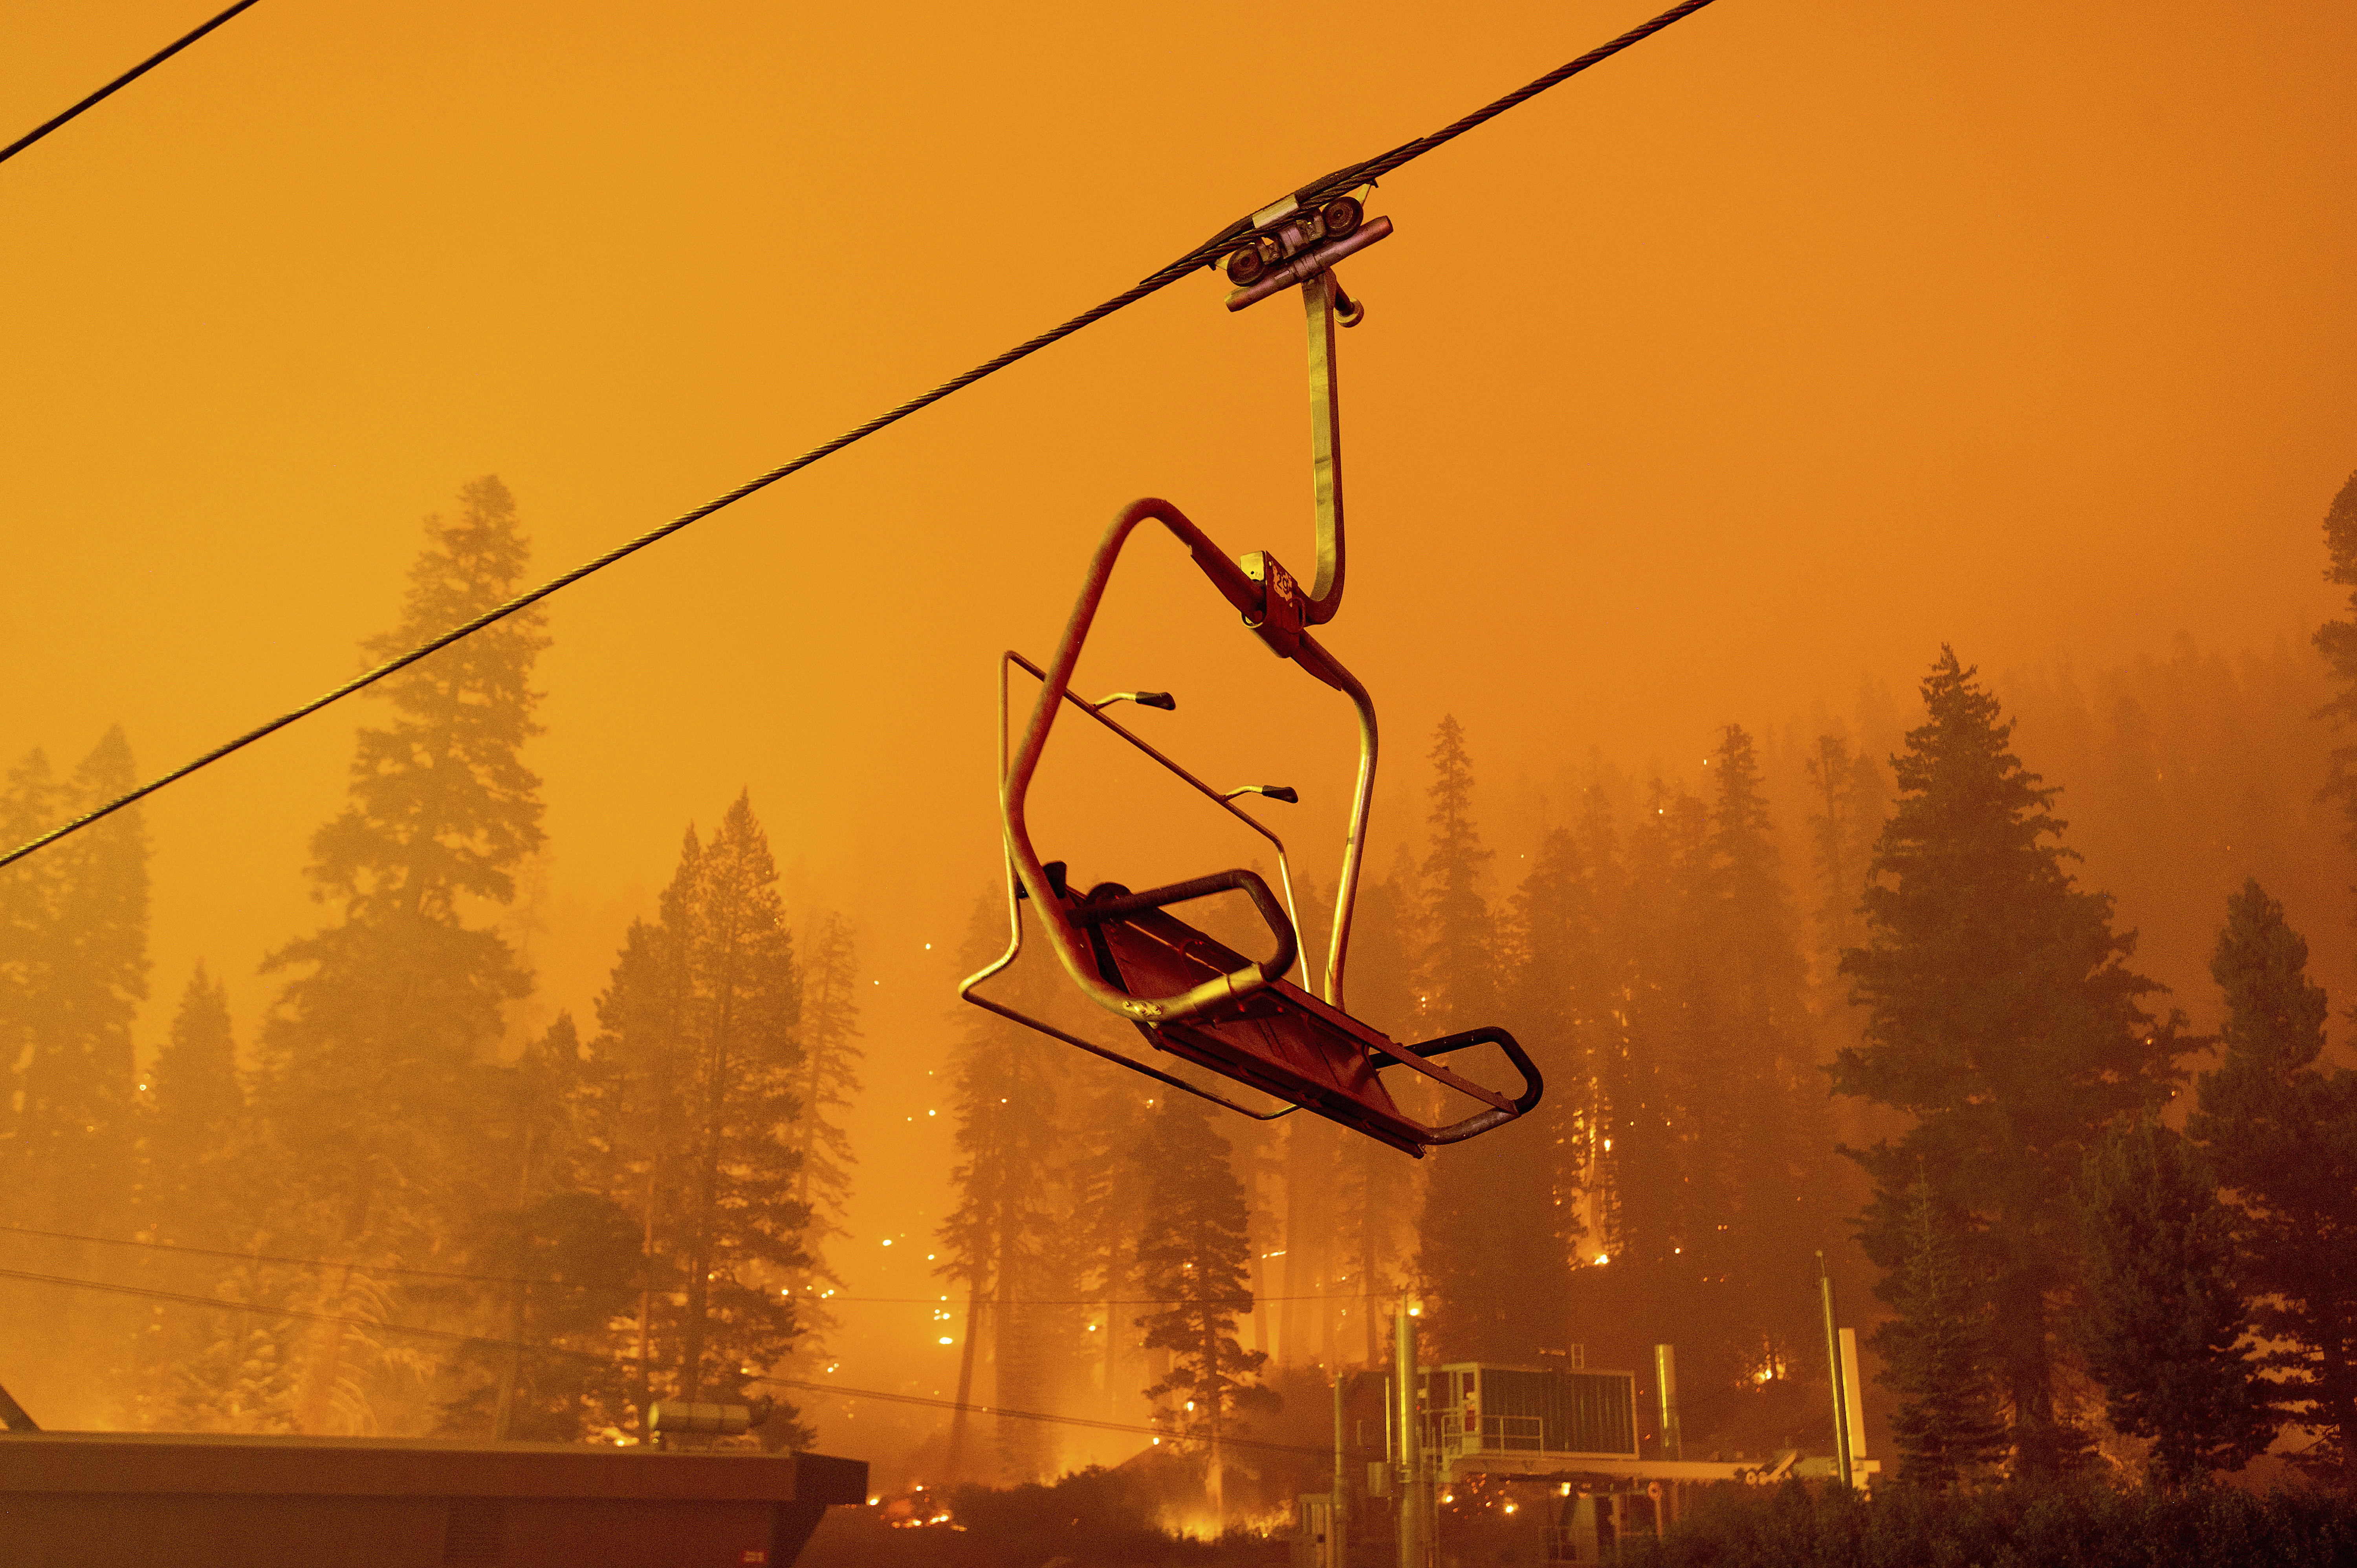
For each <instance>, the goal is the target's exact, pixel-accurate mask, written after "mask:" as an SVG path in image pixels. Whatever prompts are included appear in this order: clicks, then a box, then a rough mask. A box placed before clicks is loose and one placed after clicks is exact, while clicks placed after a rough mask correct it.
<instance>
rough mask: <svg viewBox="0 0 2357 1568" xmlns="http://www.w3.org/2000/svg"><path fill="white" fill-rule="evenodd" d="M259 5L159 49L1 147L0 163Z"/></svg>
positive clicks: (244, 3) (245, 1) (246, 4)
mask: <svg viewBox="0 0 2357 1568" xmlns="http://www.w3.org/2000/svg"><path fill="white" fill-rule="evenodd" d="M259 4H261V0H237V4H236V5H231V7H230V8H229V9H228V10H226V11H223V12H222V13H221V15H220V16H215V17H214V18H213V19H212V20H211V21H210V22H207V23H205V24H204V25H203V26H202V27H198V28H197V29H196V30H195V31H194V32H191V33H186V34H183V35H182V36H181V37H180V38H177V39H175V40H174V41H173V42H171V43H168V44H167V45H165V46H164V47H163V48H160V49H157V50H156V52H155V53H154V54H152V55H149V56H148V57H147V58H146V59H143V60H141V61H140V62H139V63H138V64H137V65H135V66H133V67H132V68H131V69H130V70H126V71H124V73H123V74H122V75H121V76H118V77H116V78H115V79H114V80H113V81H110V82H108V83H107V84H106V85H105V86H104V87H102V88H100V89H99V90H98V91H96V92H93V93H91V95H90V96H89V97H87V98H85V99H83V100H82V101H81V102H79V103H77V104H75V105H74V106H73V107H72V108H70V109H69V110H67V111H66V112H65V113H62V114H54V115H51V116H50V117H49V118H48V119H47V120H44V121H42V122H41V123H40V124H38V125H36V126H34V127H33V128H32V129H31V130H29V131H27V132H26V133H25V134H23V135H21V136H19V137H17V138H16V140H15V141H13V142H11V143H9V144H8V145H6V146H5V147H0V164H5V163H6V162H7V161H8V160H9V159H10V158H13V157H15V156H16V155H17V154H18V153H21V152H23V151H24V150H25V149H26V148H27V147H29V146H31V145H33V144H34V143H35V142H38V141H39V140H40V139H41V138H42V137H43V136H46V135H48V134H49V133H50V132H52V131H54V130H56V129H58V128H59V126H61V125H63V124H65V123H66V122H67V121H69V120H70V119H72V118H74V116H76V115H78V114H80V113H81V112H82V111H83V110H85V109H91V108H95V107H96V106H97V105H98V104H99V103H101V102H104V101H105V100H106V99H109V98H112V97H113V96H114V94H116V93H117V92H120V91H123V90H124V88H126V87H128V86H130V85H131V84H132V83H133V82H135V81H138V80H139V79H140V78H141V77H143V76H145V75H146V74H147V73H148V72H149V71H151V70H155V69H156V67H157V66H159V65H162V64H163V63H164V62H165V61H166V60H167V59H171V58H172V57H173V56H174V55H176V54H178V53H179V52H180V51H181V50H182V49H184V48H188V46H189V45H190V44H193V43H195V42H196V41H197V40H198V39H199V38H203V37H204V36H205V35H206V34H207V33H210V32H211V31H212V30H213V29H214V28H215V27H220V26H221V24H222V23H224V22H226V21H228V20H229V19H230V18H231V17H232V16H236V15H237V14H238V13H239V12H240V11H243V10H246V9H248V8H250V7H252V6H253V5H259Z"/></svg>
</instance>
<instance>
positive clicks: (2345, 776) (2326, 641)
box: [2316, 474, 2357, 849]
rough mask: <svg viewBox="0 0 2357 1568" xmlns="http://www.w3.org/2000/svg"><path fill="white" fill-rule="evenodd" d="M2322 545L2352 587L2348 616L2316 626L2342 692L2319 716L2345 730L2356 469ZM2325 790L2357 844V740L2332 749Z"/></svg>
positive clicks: (2351, 658) (2355, 625) (2349, 700)
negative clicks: (2344, 819)
mask: <svg viewBox="0 0 2357 1568" xmlns="http://www.w3.org/2000/svg"><path fill="white" fill-rule="evenodd" d="M2324 548H2325V552H2326V553H2327V554H2328V555H2329V556H2330V559H2331V564H2330V565H2329V566H2327V567H2326V568H2325V569H2324V577H2325V581H2327V582H2329V583H2338V584H2340V585H2341V586H2343V587H2345V588H2347V589H2349V591H2350V593H2349V604H2350V611H2351V613H2350V616H2349V618H2347V619H2346V620H2329V621H2326V622H2325V623H2324V624H2323V625H2322V626H2320V627H2319V628H2317V629H2316V648H2317V651H2318V652H2319V653H2321V654H2323V655H2324V661H2325V662H2326V663H2327V664H2329V665H2330V666H2331V669H2332V673H2333V675H2334V677H2335V678H2336V679H2337V680H2338V681H2339V682H2341V692H2340V694H2339V695H2337V696H2335V697H2334V698H2333V699H2332V700H2331V701H2330V702H2329V703H2325V704H2324V706H2323V707H2322V708H2321V709H2320V710H2319V712H2318V714H2317V716H2318V717H2319V718H2321V719H2324V720H2326V721H2328V722H2329V723H2330V725H2332V727H2333V728H2334V729H2336V730H2347V729H2351V728H2352V727H2357V474H2352V475H2350V476H2349V478H2348V480H2347V481H2346V482H2345V483H2343V484H2342V485H2341V490H2340V493H2339V494H2337V495H2335V496H2334V497H2333V498H2332V505H2331V506H2330V508H2329V509H2327V510H2326V511H2325V514H2324ZM2324 793H2325V795H2326V796H2327V797H2328V798H2330V799H2333V800H2339V801H2340V802H2341V811H2342V812H2343V813H2344V814H2345V815H2346V816H2347V818H2348V822H2349V825H2348V828H2347V829H2346V831H2345V832H2343V834H2342V838H2343V839H2344V840H2345V842H2347V843H2348V844H2349V845H2350V847H2351V848H2352V849H2357V741H2352V742H2350V743H2348V744H2345V745H2342V746H2336V747H2334V748H2333V751H2332V761H2331V771H2330V773H2329V774H2328V775H2327V776H2326V779H2325V785H2324Z"/></svg>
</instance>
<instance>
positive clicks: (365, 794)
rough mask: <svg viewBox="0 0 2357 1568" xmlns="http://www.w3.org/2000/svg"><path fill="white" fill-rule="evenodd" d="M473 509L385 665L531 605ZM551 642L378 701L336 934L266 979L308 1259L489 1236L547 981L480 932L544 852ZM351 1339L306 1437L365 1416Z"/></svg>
mask: <svg viewBox="0 0 2357 1568" xmlns="http://www.w3.org/2000/svg"><path fill="white" fill-rule="evenodd" d="M459 502H460V507H461V510H460V512H459V515H458V517H457V519H456V520H455V521H444V520H443V519H441V518H439V517H434V518H429V519H427V520H426V523H425V538H426V542H425V549H424V550H423V551H422V552H421V553H419V556H418V558H417V561H416V563H415V564H414V565H413V566H412V567H411V569H410V574H409V588H408V592H407V595H406V596H405V598H404V605H403V613H402V618H401V623H400V625H399V626H398V627H396V628H394V629H393V630H392V631H391V632H388V633H387V634H385V635H384V636H383V637H382V638H379V639H375V640H374V641H373V642H371V644H369V645H368V652H369V653H370V654H371V656H372V657H383V656H385V655H388V654H390V653H392V652H393V651H395V650H400V649H403V648H406V647H411V646H414V644H416V643H418V642H420V641H423V640H424V639H425V638H427V637H429V636H432V635H433V634H435V633H437V632H440V631H443V630H446V629H447V628H449V627H451V626H453V625H456V624H457V623H459V622H461V621H464V620H466V619H468V618H470V617H472V616H474V615H476V614H478V613H479V612H480V611H482V610H484V609H486V608H488V607H490V606H492V605H495V604H498V603H500V602H501V601H502V600H505V599H507V598H509V597H511V596H512V595H513V594H514V592H515V591H516V588H517V586H518V585H519V583H520V581H521V579H522V574H523V571H524V568H525V565H526V564H527V550H528V547H527V543H526V541H525V539H524V536H523V534H522V530H521V529H520V528H519V526H518V523H517V519H516V513H515V503H514V500H513V499H512V498H511V496H510V495H509V494H508V491H507V489H506V487H505V486H503V485H501V484H500V481H499V480H498V479H497V478H482V479H478V480H475V481H474V482H472V483H470V484H468V485H467V486H466V487H465V488H464V489H461V490H460V492H459ZM547 642H548V639H547V638H546V636H545V635H544V632H543V631H542V623H541V620H540V618H539V617H538V615H537V613H536V612H530V611H527V612H524V613H522V614H519V615H516V616H512V617H510V618H508V619H506V620H504V621H501V622H500V623H499V624H498V625H497V626H494V627H491V628H488V629H486V630H484V631H482V632H479V633H478V634H477V635H475V636H473V637H470V638H468V639H466V640H465V641H463V642H460V643H457V644H456V645H454V646H453V647H451V648H449V649H447V650H444V651H442V652H441V653H438V654H436V655H435V656H434V657H433V658H432V659H430V660H425V661H423V662H421V663H419V664H417V665H415V666H413V667H412V668H411V669H409V670H407V671H404V672H403V673H401V674H400V675H397V676H394V677H393V678H391V679H389V680H388V681H386V682H383V683H382V684H381V685H379V686H377V687H375V688H373V694H378V695H381V696H382V697H383V698H384V699H385V700H387V701H388V702H390V703H391V704H392V707H393V718H392V721H391V723H389V724H388V725H385V726H384V727H382V728H368V729H363V730H361V732H360V736H359V742H358V746H357V749H356V754H355V756H354V757H353V761H352V767H351V786H350V803H349V804H348V805H347V806H346V807H345V809H344V810H343V811H342V812H340V813H339V815H338V816H336V817H335V818H334V819H333V820H331V821H330V822H328V823H327V824H326V825H325V826H323V827H322V828H321V829H320V830H319V831H318V832H317V833H316V834H315V835H314V836H313V838H312V841H311V865H310V866H309V869H308V875H309V877H310V880H311V883H312V887H313V896H314V897H315V898H317V900H318V901H320V902H322V903H324V904H327V905H328V907H329V908H331V910H332V911H333V917H332V919H331V922H330V923H329V924H328V926H326V927H325V928H324V929H321V930H320V931H318V932H317V934H316V935H313V936H310V937H306V938H303V939H301V940H296V941H294V942H290V943H288V944H287V945H286V946H285V947H283V948H281V949H279V950H277V951H276V952H274V953H273V954H272V955H271V957H270V958H269V960H268V961H266V963H265V965H264V969H265V972H285V973H286V974H287V976H288V978H287V980H286V983H285V987H284V989H283V990H282V991H281V993H280V994H279V998H278V1002H277V1004H276V1006H275V1008H274V1011H273V1013H272V1014H271V1015H270V1016H269V1017H268V1018H267V1019H266V1020H265V1023H264V1028H263V1033H262V1047H263V1049H262V1063H263V1071H262V1074H261V1078H260V1081H259V1083H258V1085H257V1100H258V1103H259V1107H260V1109H261V1110H262V1111H263V1112H264V1114H265V1116H266V1118H267V1120H268V1122H269V1124H270V1129H271V1136H272V1138H273V1140H274V1145H275V1147H274V1157H275V1158H277V1159H279V1160H280V1161H283V1165H284V1170H283V1193H284V1205H283V1208H282V1211H281V1219H282V1221H283V1225H284V1228H285V1230H286V1231H287V1232H288V1233H289V1235H290V1236H291V1237H299V1238H300V1240H299V1243H298V1244H300V1245H303V1246H306V1247H309V1248H314V1249H317V1250H319V1251H325V1252H329V1253H332V1254H334V1255H337V1256H339V1257H343V1258H350V1259H355V1260H358V1261H361V1262H371V1261H374V1262H386V1261H391V1260H393V1259H396V1258H399V1257H402V1256H404V1255H424V1254H425V1253H427V1252H430V1251H434V1250H436V1249H437V1248H443V1247H447V1246H451V1245H454V1244H456V1241H457V1237H458V1235H459V1234H460V1232H461V1231H462V1230H464V1229H465V1228H466V1226H467V1225H468V1223H470V1221H471V1220H472V1219H473V1218H474V1202H475V1198H476V1196H477V1194H478V1193H479V1191H480V1190H481V1185H482V1182H483V1180H484V1178H485V1174H486V1168H485V1162H486V1159H487V1158H488V1155H489V1150H488V1148H487V1145H486V1141H485V1139H484V1137H483V1134H482V1129H481V1124H480V1118H479V1114H478V1107H479V1102H480V1101H481V1100H482V1098H483V1097H484V1095H485V1093H486V1091H487V1090H488V1088H489V1084H488V1081H487V1075H488V1073H489V1068H488V1066H487V1065H486V1062H485V1059H484V1058H486V1057H487V1056H488V1054H489V1053H490V1051H491V1050H492V1049H493V1047H496V1045H497V1043H498V1041H499V1040H500V1036H501V1035H502V1033H503V1032H504V1023H503V1018H502V1012H503V1009H504V1008H505V1006H506V1005H507V1004H511V1003H512V1002H516V1001H518V1000H521V999H522V997H524V996H525V995H527V994H529V993H530V991H531V987H532V981H531V977H530V976H529V974H527V973H526V972H524V970H523V968H522V965H521V964H520V963H519V962H518V961H517V959H516V957H515V955H514V953H513V952H512V951H511V949H510V948H509V946H508V944H507V943H506V941H505V940H502V939H501V937H500V935H499V934H498V932H497V931H496V930H495V929H492V928H491V927H490V925H475V924H470V923H469V915H470V913H471V912H472V911H473V910H475V909H477V908H480V907H481V906H483V905H487V904H488V905H492V906H497V905H500V904H503V903H505V902H506V901H507V900H508V899H510V898H511V897H513V895H514V891H515V887H514V881H513V875H512V874H513V872H514V870H515V868H516V867H517V866H518V865H520V864H521V863H522V861H523V860H524V859H525V857H527V856H528V855H530V854H532V853H533V851H534V850H536V849H537V848H538V847H539V846H540V843H541V842H542V833H541V827H540V819H541V803H540V799H539V784H540V781H539V779H537V778H535V777H534V776H533V774H532V773H531V771H530V770H528V769H527V768H525V767H524V766H523V763H522V748H523V746H524V745H525V743H526V742H528V741H529V740H531V739H532V737H533V736H535V735H537V734H539V733H540V725H538V724H537V723H536V722H534V720H533V708H534V706H535V705H536V703H538V700H539V698H538V693H534V692H533V691H532V689H531V686H530V681H531V675H532V667H533V660H535V659H536V658H537V657H538V655H539V654H540V652H541V650H543V649H544V648H545V647H546V646H547ZM371 1288H372V1287H370V1286H368V1285H367V1283H366V1282H365V1280H364V1279H362V1278H361V1276H358V1275H355V1274H353V1273H350V1272H349V1271H347V1272H345V1273H341V1274H334V1275H330V1276H329V1277H328V1281H327V1283H326V1284H325V1286H324V1289H323V1293H322V1294H321V1295H320V1296H319V1297H318V1298H317V1301H316V1303H315V1305H317V1307H318V1308H320V1309H321V1310H323V1311H324V1312H326V1313H327V1314H328V1315H329V1316H332V1317H339V1318H342V1317H351V1316H366V1314H367V1312H368V1311H371V1310H374V1309H375V1308H374V1303H373V1302H372V1300H371V1298H370V1294H369V1293H370V1290H371ZM355 1293H358V1294H355ZM350 1340H351V1336H350V1334H349V1333H348V1330H347V1326H346V1325H344V1324H342V1323H324V1324H321V1325H319V1326H317V1329H316V1331H315V1332H314V1333H313V1334H312V1335H311V1337H310V1344H309V1346H308V1347H307V1349H306V1351H305V1352H304V1354H303V1358H302V1359H303V1363H304V1365H303V1370H302V1374H301V1391H300V1393H299V1395H298V1399H297V1410H296V1421H297V1423H298V1425H299V1426H300V1427H301V1428H302V1429H303V1430H304V1431H307V1432H318V1431H324V1430H328V1428H329V1427H330V1425H331V1424H339V1425H350V1423H355V1422H358V1423H366V1422H367V1420H368V1419H369V1418H368V1416H367V1414H366V1399H367V1389H368V1386H369V1371H370V1369H367V1368H361V1369H352V1368H348V1367H347V1366H346V1365H345V1352H346V1349H347V1345H348V1341H350ZM353 1343H357V1341H353ZM339 1389H341V1390H343V1391H344V1392H343V1394H342V1395H341V1396H339V1394H338V1390H339ZM339 1412H340V1413H339Z"/></svg>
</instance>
